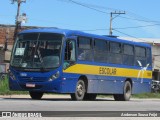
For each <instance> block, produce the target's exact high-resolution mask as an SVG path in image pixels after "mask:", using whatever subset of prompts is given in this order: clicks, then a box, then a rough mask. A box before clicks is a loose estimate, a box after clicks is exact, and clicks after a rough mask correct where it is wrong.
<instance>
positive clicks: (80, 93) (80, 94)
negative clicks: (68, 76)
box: [71, 79, 86, 101]
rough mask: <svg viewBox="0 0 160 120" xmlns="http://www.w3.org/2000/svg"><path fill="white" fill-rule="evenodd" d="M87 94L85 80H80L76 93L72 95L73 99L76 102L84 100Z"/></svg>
mask: <svg viewBox="0 0 160 120" xmlns="http://www.w3.org/2000/svg"><path fill="white" fill-rule="evenodd" d="M85 93H86V85H85V83H84V81H83V80H81V79H80V80H79V81H78V82H77V85H76V91H75V93H72V94H71V99H72V100H76V101H82V100H84V96H85Z"/></svg>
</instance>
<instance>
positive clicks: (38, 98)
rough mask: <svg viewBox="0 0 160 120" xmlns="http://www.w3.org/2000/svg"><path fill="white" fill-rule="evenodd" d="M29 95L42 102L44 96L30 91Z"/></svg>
mask: <svg viewBox="0 0 160 120" xmlns="http://www.w3.org/2000/svg"><path fill="white" fill-rule="evenodd" d="M29 95H30V96H31V98H32V99H34V100H40V99H41V98H42V96H43V93H42V92H34V91H29Z"/></svg>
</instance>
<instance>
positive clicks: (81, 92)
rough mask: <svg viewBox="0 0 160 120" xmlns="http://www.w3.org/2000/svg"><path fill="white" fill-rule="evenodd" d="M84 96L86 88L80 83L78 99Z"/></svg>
mask: <svg viewBox="0 0 160 120" xmlns="http://www.w3.org/2000/svg"><path fill="white" fill-rule="evenodd" d="M83 94H84V86H83V84H82V83H79V84H78V86H77V95H78V97H82V96H83Z"/></svg>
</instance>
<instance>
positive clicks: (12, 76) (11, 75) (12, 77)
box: [9, 71, 16, 80]
mask: <svg viewBox="0 0 160 120" xmlns="http://www.w3.org/2000/svg"><path fill="white" fill-rule="evenodd" d="M9 77H10V78H11V79H12V80H16V77H15V75H14V74H13V73H12V72H11V71H9Z"/></svg>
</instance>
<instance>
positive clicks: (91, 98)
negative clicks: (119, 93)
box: [84, 93, 97, 101]
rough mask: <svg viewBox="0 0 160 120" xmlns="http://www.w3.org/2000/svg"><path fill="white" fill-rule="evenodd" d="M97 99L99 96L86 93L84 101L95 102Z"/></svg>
mask: <svg viewBox="0 0 160 120" xmlns="http://www.w3.org/2000/svg"><path fill="white" fill-rule="evenodd" d="M96 97H97V94H90V93H86V94H85V96H84V100H91V101H92V100H95V99H96Z"/></svg>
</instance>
